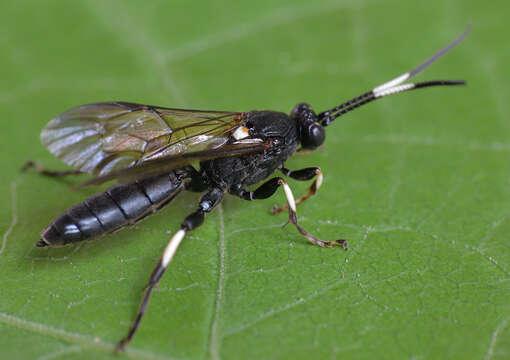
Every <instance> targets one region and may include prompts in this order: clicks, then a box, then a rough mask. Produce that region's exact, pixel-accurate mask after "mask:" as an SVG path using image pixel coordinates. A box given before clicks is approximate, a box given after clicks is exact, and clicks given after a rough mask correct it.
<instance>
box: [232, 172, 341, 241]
mask: <svg viewBox="0 0 510 360" xmlns="http://www.w3.org/2000/svg"><path fill="white" fill-rule="evenodd" d="M280 186H283V190H284V191H285V196H286V197H287V209H288V211H289V222H290V223H292V224H293V225H294V226H295V227H296V229H298V231H299V233H300V234H301V235H303V236H304V237H305V238H307V239H308V240H309V241H310V242H311V243H312V244H314V245H318V246H320V247H333V245H341V246H342V247H343V248H344V249H347V247H348V243H347V240H343V239H340V240H334V241H323V240H320V239H318V238H316V237H315V236H313V235H311V234H310V233H308V232H307V231H306V230H305V229H303V227H301V225H299V224H298V221H297V213H296V201H295V200H294V195H293V194H292V190H291V189H290V187H289V185H288V184H287V183H286V182H285V180H283V179H282V178H280V177H277V178H273V179H271V180H268V181H266V182H265V183H264V184H262V185H261V186H260V187H258V188H257V189H255V190H254V191H247V190H244V189H240V188H239V189H236V190H233V191H230V193H231V194H232V195H236V196H238V197H240V198H242V199H245V200H258V199H266V198H268V197H270V196H271V195H273V194H274V193H275V192H276V190H277V189H278V187H280Z"/></svg>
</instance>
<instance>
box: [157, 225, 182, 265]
mask: <svg viewBox="0 0 510 360" xmlns="http://www.w3.org/2000/svg"><path fill="white" fill-rule="evenodd" d="M184 235H186V231H184V230H183V229H180V230H179V231H177V232H176V233H175V235H174V236H173V237H172V239H171V240H170V241H169V242H168V245H167V246H166V248H165V251H164V252H163V256H162V257H161V265H162V266H163V267H164V268H166V267H167V266H168V264H170V261H172V258H173V257H174V255H175V252H176V251H177V248H178V247H179V245H180V243H181V241H182V239H184Z"/></svg>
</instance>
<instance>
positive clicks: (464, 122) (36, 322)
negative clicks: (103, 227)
mask: <svg viewBox="0 0 510 360" xmlns="http://www.w3.org/2000/svg"><path fill="white" fill-rule="evenodd" d="M509 13H510V6H509V5H508V2H503V1H491V2H480V1H440V0H431V1H426V2H423V1H422V2H418V1H396V0H391V1H380V0H362V1H354V0H353V1H348V0H327V1H320V2H319V1H315V2H308V1H302V0H301V1H295V0H293V1H290V0H277V1H276V0H271V1H269V0H262V1H230V2H228V1H219V0H215V1H208V2H196V1H193V2H192V1H174V2H164V1H151V2H145V3H143V5H142V3H141V2H138V1H2V3H1V5H0V24H1V25H0V48H1V56H0V109H1V112H0V114H1V117H2V121H3V126H2V130H1V135H0V139H1V141H0V156H1V165H2V171H1V173H0V179H1V184H2V186H1V187H0V192H1V193H0V195H1V199H2V201H1V205H0V236H1V238H0V241H1V243H0V289H1V290H0V291H1V296H0V357H1V358H16V359H35V358H38V359H60V358H62V359H64V358H77V359H89V358H90V357H92V356H93V357H94V358H96V359H110V358H112V359H113V358H115V357H114V356H113V355H112V350H113V346H114V344H115V343H116V341H118V340H119V339H120V338H121V336H122V335H124V333H125V331H126V330H127V328H128V326H129V324H130V322H131V320H132V318H133V316H134V314H135V311H136V308H137V306H138V302H139V300H140V296H141V294H142V290H143V287H144V285H145V283H146V280H147V278H148V275H149V273H150V272H151V270H152V268H153V266H154V264H155V263H156V261H157V259H158V257H159V255H160V253H161V251H162V249H163V248H164V246H165V244H166V241H167V240H168V238H169V237H170V234H171V233H173V232H174V231H175V230H176V229H177V227H178V224H179V223H180V221H182V218H183V217H184V215H185V214H186V213H188V212H190V211H191V210H192V209H193V208H194V206H195V205H194V202H195V201H196V199H197V195H196V194H184V195H182V196H180V197H179V198H178V199H177V200H176V201H175V202H174V204H172V206H170V207H168V208H167V209H165V210H164V211H162V213H160V214H158V215H156V216H154V217H152V218H150V219H148V220H146V221H144V222H143V223H142V224H139V225H137V226H136V227H135V228H134V229H131V230H125V231H122V232H119V233H117V234H115V235H112V236H108V237H105V238H103V239H101V240H100V241H96V242H88V243H83V244H81V245H78V246H75V247H66V248H63V249H37V248H35V247H34V243H35V242H36V241H37V240H38V234H39V232H40V231H41V229H42V228H44V227H45V226H46V225H47V224H48V223H49V221H50V220H51V219H52V218H53V217H55V216H57V215H59V214H60V213H61V212H63V211H64V210H65V209H66V208H67V207H69V206H70V205H72V204H74V203H76V202H78V201H81V200H83V199H84V198H85V197H86V196H89V195H91V194H93V193H94V191H96V190H97V189H86V190H83V191H77V192H70V191H69V187H70V185H72V184H75V183H76V182H78V181H79V179H68V180H55V179H49V178H44V177H41V176H38V175H37V174H35V173H34V172H29V173H25V174H21V173H20V172H19V168H20V167H21V165H22V164H23V163H24V162H25V161H26V160H28V159H33V160H37V161H39V162H41V163H43V164H44V165H46V166H48V167H52V168H59V169H64V168H65V166H64V165H62V164H61V163H60V162H59V161H58V160H57V159H55V158H53V157H52V156H51V155H50V154H49V152H48V151H46V150H45V149H44V148H43V147H42V146H41V145H40V143H39V133H40V131H41V129H42V128H43V126H44V125H45V124H46V123H47V122H48V121H49V119H51V118H52V117H54V116H55V115H57V114H59V113H60V112H63V111H65V110H67V109H68V108H70V107H73V106H77V105H80V104H84V103H90V102H95V101H106V100H125V101H133V102H141V103H149V104H155V105H162V106H169V107H185V108H198V109H215V110H252V109H273V110H281V111H285V112H288V111H289V110H290V109H291V108H292V106H294V104H295V103H297V102H299V101H308V102H310V103H311V104H312V105H313V106H314V107H315V108H316V109H318V110H322V109H325V108H328V107H331V106H334V105H336V104H338V103H340V102H342V101H344V100H347V99H349V98H351V97H353V96H356V95H359V94H360V93H362V92H364V91H366V90H368V89H370V88H372V87H374V86H376V85H379V84H380V83H382V82H384V81H387V80H389V79H391V78H393V77H394V76H397V75H399V74H401V73H402V72H404V71H407V70H409V69H411V68H412V67H413V66H415V65H417V64H418V63H420V62H421V61H422V60H424V59H425V58H427V57H428V56H430V55H431V54H432V53H434V52H435V51H436V50H438V49H439V48H441V47H442V46H444V45H446V44H447V43H448V42H449V41H451V40H453V39H454V38H455V37H457V36H458V35H459V34H460V33H461V32H462V31H463V30H464V28H465V27H466V25H467V24H468V23H472V24H473V29H472V32H471V34H470V35H469V36H468V38H467V39H466V40H465V41H464V42H463V43H462V44H461V45H460V46H459V47H458V48H456V49H455V50H454V51H453V52H452V53H451V54H449V55H448V56H447V57H446V58H444V59H442V60H441V61H440V62H439V63H437V64H434V66H433V67H432V68H430V69H428V70H427V71H426V73H424V74H423V75H420V76H419V77H418V80H430V79H443V78H446V79H466V80H467V81H468V83H469V86H468V87H465V88H448V89H431V90H424V91H417V92H412V93H408V94H403V95H399V96H396V97H393V98H388V99H384V100H381V101H380V102H376V103H374V104H370V105H368V106H366V107H364V108H362V109H359V110H357V111H355V112H353V113H350V114H349V115H348V116H344V117H342V118H340V119H339V120H337V122H335V123H334V125H332V126H331V127H329V128H328V129H327V131H328V133H327V141H326V143H325V146H324V147H323V148H321V149H320V150H319V151H316V152H314V153H312V154H307V155H299V156H295V157H293V158H292V159H291V160H290V161H289V162H288V163H287V166H288V167H289V168H292V169H298V168H303V167H307V166H314V165H320V166H321V167H322V169H323V171H324V172H325V181H324V185H323V187H322V188H321V191H320V192H319V194H318V195H317V196H316V197H315V198H314V199H313V200H311V201H309V202H307V203H306V204H304V205H303V206H301V207H300V209H299V213H298V215H299V218H300V219H301V222H302V224H303V226H304V227H305V228H307V229H308V230H309V231H310V232H312V233H314V234H317V235H318V236H320V237H322V238H325V239H335V238H338V237H344V238H347V239H349V241H350V244H351V248H350V249H349V251H347V252H344V251H342V250H341V249H340V248H336V249H320V248H316V247H313V246H310V245H309V244H308V243H306V242H305V241H304V240H303V239H301V238H300V237H299V236H298V234H297V232H296V231H295V229H293V228H292V227H290V226H288V227H286V228H284V229H283V230H282V229H281V226H282V224H283V223H284V222H285V219H286V218H285V215H280V216H276V217H274V216H272V215H270V214H269V211H268V210H269V209H270V207H271V206H272V205H273V204H274V203H276V202H283V201H284V197H283V196H282V194H281V193H279V194H278V195H277V196H276V197H275V198H273V199H270V200H266V201H260V202H252V203H248V202H242V201H240V200H237V199H234V198H231V197H228V198H226V199H225V201H224V202H223V205H222V206H221V207H220V208H219V209H218V210H217V211H216V212H215V213H213V214H211V215H210V216H208V219H207V221H206V223H205V224H204V226H202V227H201V228H200V229H199V230H197V231H195V232H193V233H191V234H190V236H189V237H188V238H187V240H186V241H185V242H184V244H183V245H182V247H181V249H180V251H179V253H178V255H177V256H176V259H175V261H174V262H173V264H172V266H171V268H170V270H169V271H168V272H167V274H166V276H165V277H164V279H163V280H162V281H161V283H160V287H159V291H156V292H155V294H154V296H153V299H152V302H151V304H150V307H149V312H148V314H147V316H146V318H145V319H144V321H143V322H142V326H141V328H140V331H139V333H138V334H137V336H136V337H135V339H134V341H133V343H132V344H131V346H130V347H129V348H128V351H127V352H126V353H125V354H124V355H122V356H119V357H116V358H117V359H120V358H123V357H129V358H134V359H220V358H222V359H239V358H253V359H260V358H263V359H289V358H292V359H310V358H320V359H336V358H342V359H508V358H509V357H510V305H509V299H510V266H509V261H510V247H509V244H510V242H509V240H510V235H509V233H510V219H509V215H510V196H509V195H510V182H509V175H510V162H509V157H510V122H509V121H508V115H507V114H508V113H509V112H510V111H509V110H510V109H509V105H508V99H509V97H510V96H509V95H510V91H509V87H508V79H510V70H509V67H508V59H510V48H509V47H508V36H509V30H508V26H507V25H506V24H505V23H506V21H505V20H506V19H507V15H508V14H509ZM291 183H292V186H293V187H294V188H295V189H296V190H295V192H296V193H297V194H299V193H301V192H303V191H305V189H306V186H307V184H302V183H295V182H293V181H291Z"/></svg>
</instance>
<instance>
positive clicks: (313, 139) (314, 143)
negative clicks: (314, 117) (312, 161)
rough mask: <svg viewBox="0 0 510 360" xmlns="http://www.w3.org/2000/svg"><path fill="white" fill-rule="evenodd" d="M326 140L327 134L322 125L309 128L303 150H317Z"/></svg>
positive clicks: (313, 125) (315, 124)
mask: <svg viewBox="0 0 510 360" xmlns="http://www.w3.org/2000/svg"><path fill="white" fill-rule="evenodd" d="M325 139H326V132H325V131H324V128H323V127H322V125H320V124H317V123H314V124H312V125H311V126H310V127H309V128H308V134H307V136H306V138H305V139H304V141H303V144H302V145H303V148H305V149H315V148H317V147H319V146H321V145H322V143H323V142H324V140H325Z"/></svg>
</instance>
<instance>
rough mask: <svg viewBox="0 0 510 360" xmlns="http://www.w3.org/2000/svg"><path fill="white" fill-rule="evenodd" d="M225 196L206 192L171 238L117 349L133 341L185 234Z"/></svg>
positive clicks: (215, 190)
mask: <svg viewBox="0 0 510 360" xmlns="http://www.w3.org/2000/svg"><path fill="white" fill-rule="evenodd" d="M222 198H223V191H221V190H219V189H215V188H213V189H210V190H209V191H208V192H207V193H205V194H204V195H203V196H202V198H201V199H200V203H199V206H198V209H197V210H196V211H195V212H194V213H192V214H190V215H188V217H186V219H184V221H183V222H182V224H181V228H180V230H179V231H177V232H176V233H175V235H174V236H173V237H172V238H171V239H170V241H169V242H168V245H167V246H166V248H165V250H164V251H163V254H162V255H161V258H160V259H159V262H158V264H157V265H156V267H155V268H154V270H152V273H151V276H150V278H149V283H148V284H147V287H146V288H145V293H144V295H143V299H142V302H141V303H140V307H139V308H138V313H137V314H136V317H135V320H134V321H133V322H132V324H131V327H130V328H129V331H128V333H127V334H126V336H124V337H123V338H122V340H121V341H120V342H119V343H118V344H117V347H116V350H117V351H122V350H123V349H124V347H125V346H126V345H127V344H128V343H129V342H130V341H131V339H132V338H133V335H134V334H135V332H136V329H138V326H139V325H140V321H141V320H142V316H143V315H144V314H145V310H146V308H147V304H148V303H149V299H150V296H151V293H152V290H153V289H154V286H156V284H157V283H158V282H159V280H160V279H161V277H162V276H163V274H164V273H165V270H166V268H167V267H168V265H169V264H170V262H171V261H172V258H173V257H174V255H175V253H176V251H177V248H178V247H179V245H180V244H181V241H182V240H183V239H184V236H185V235H186V233H187V232H188V231H191V230H193V229H196V228H197V227H199V226H200V225H202V223H203V222H204V218H205V213H207V212H210V211H211V210H212V209H214V207H215V206H216V205H218V204H219V202H220V201H221V199H222Z"/></svg>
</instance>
